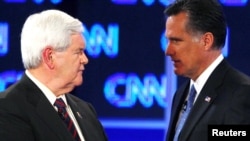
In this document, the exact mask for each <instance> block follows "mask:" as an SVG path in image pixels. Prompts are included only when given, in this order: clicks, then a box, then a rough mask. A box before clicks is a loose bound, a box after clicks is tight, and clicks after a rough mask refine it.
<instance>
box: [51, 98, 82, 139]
mask: <svg viewBox="0 0 250 141" xmlns="http://www.w3.org/2000/svg"><path fill="white" fill-rule="evenodd" d="M54 106H56V107H57V109H58V114H59V116H60V118H61V119H62V120H63V121H64V122H65V124H66V126H67V129H68V130H69V131H70V133H71V134H72V136H73V138H74V139H75V140H76V141H80V138H79V135H78V133H77V131H76V128H75V126H74V123H73V121H72V120H71V118H70V116H69V114H68V112H67V111H66V105H65V103H64V101H63V100H62V99H61V98H58V99H56V101H55V103H54Z"/></svg>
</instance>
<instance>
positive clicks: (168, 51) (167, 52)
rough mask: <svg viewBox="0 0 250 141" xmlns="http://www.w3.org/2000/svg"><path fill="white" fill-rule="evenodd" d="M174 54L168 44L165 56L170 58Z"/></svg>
mask: <svg viewBox="0 0 250 141" xmlns="http://www.w3.org/2000/svg"><path fill="white" fill-rule="evenodd" d="M172 52H173V51H172V50H171V47H170V45H169V43H168V44H167V45H166V50H165V55H167V56H170V55H171V54H173V53H172Z"/></svg>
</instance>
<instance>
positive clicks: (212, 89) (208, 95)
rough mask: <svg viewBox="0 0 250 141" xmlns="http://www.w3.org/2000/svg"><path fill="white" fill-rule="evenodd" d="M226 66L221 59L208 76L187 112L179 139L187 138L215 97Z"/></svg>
mask: <svg viewBox="0 0 250 141" xmlns="http://www.w3.org/2000/svg"><path fill="white" fill-rule="evenodd" d="M228 68H229V65H228V64H227V63H226V62H225V60H223V61H222V62H221V63H220V64H219V66H218V67H217V68H216V69H215V70H214V72H212V74H211V75H210V77H209V78H208V80H207V82H206V84H205V85H204V87H203V88H202V90H201V92H200V94H199V96H198V98H197V100H196V102H195V105H194V106H193V108H192V110H191V111H190V113H189V116H188V118H187V122H186V123H185V125H184V126H183V129H182V133H181V135H180V138H181V140H187V138H188V136H189V135H190V133H191V132H192V130H193V128H194V126H195V125H196V124H197V122H198V121H199V119H200V118H202V116H203V115H204V113H205V111H206V110H207V109H208V108H209V107H210V105H211V104H212V103H213V101H214V99H215V98H216V97H217V95H218V93H217V91H216V90H217V89H218V88H219V87H220V86H221V84H222V82H223V79H224V77H225V74H226V72H227V71H228Z"/></svg>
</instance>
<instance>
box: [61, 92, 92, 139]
mask: <svg viewBox="0 0 250 141" xmlns="http://www.w3.org/2000/svg"><path fill="white" fill-rule="evenodd" d="M66 99H67V102H68V104H69V105H70V107H71V110H72V112H73V114H74V116H75V118H76V120H77V123H78V125H79V127H80V129H81V131H82V134H83V136H84V138H85V140H86V141H87V140H89V137H88V134H87V133H88V131H87V129H89V128H88V127H87V126H88V124H87V123H86V121H87V119H86V116H85V114H84V113H82V112H81V111H82V110H80V109H79V108H80V105H79V104H78V102H77V101H75V100H73V98H72V97H71V95H70V94H66Z"/></svg>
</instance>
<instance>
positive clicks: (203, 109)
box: [166, 60, 250, 141]
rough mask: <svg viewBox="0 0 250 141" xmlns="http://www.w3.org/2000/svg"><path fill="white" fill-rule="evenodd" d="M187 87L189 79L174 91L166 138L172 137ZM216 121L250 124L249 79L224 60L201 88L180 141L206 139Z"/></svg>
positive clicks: (205, 140) (216, 123) (169, 139)
mask: <svg viewBox="0 0 250 141" xmlns="http://www.w3.org/2000/svg"><path fill="white" fill-rule="evenodd" d="M188 89H189V81H188V82H186V83H185V84H183V85H182V86H181V87H180V88H179V89H178V90H177V91H176V93H175V96H174V99H173V102H172V103H173V104H172V111H171V117H170V122H169V128H168V130H167V135H166V141H172V140H173V137H174V134H175V126H176V122H177V120H178V116H179V112H180V110H181V109H182V105H183V103H184V101H185V97H186V96H187V91H188ZM213 124H215V125H224V124H250V79H249V78H248V76H246V75H244V74H242V73H241V72H239V71H237V70H235V69H233V68H232V67H231V66H230V65H229V64H228V63H227V62H226V61H225V60H223V61H222V62H221V63H220V64H219V65H218V66H217V68H216V69H215V70H214V71H213V72H212V74H211V76H210V77H209V78H208V80H207V82H206V83H205V85H204V87H203V88H202V90H201V92H200V94H199V96H198V98H197V100H196V102H195V104H194V106H193V108H192V110H191V112H190V113H189V117H188V118H187V120H186V123H185V125H184V126H183V129H182V132H181V133H180V136H179V141H207V140H208V125H213Z"/></svg>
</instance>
